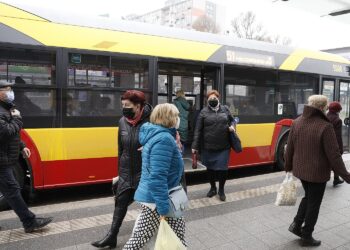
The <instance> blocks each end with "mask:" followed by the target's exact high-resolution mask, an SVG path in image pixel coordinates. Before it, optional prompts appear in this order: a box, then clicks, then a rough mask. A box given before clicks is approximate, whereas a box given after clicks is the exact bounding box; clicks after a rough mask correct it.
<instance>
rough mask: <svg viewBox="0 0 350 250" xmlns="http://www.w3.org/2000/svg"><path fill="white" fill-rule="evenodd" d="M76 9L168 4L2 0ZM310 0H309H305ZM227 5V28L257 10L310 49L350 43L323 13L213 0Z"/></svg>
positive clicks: (120, 11) (108, 10) (255, 1)
mask: <svg viewBox="0 0 350 250" xmlns="http://www.w3.org/2000/svg"><path fill="white" fill-rule="evenodd" d="M0 1H3V2H8V3H21V4H26V5H34V6H41V7H43V8H49V9H55V10H56V11H65V12H67V11H69V12H76V13H79V15H89V16H97V15H101V14H109V16H110V18H111V19H120V18H121V17H122V16H126V15H128V14H144V13H147V12H150V11H152V10H155V9H159V8H161V7H162V6H164V2H165V0H148V1H147V0H125V1H124V0H123V1H122V0H98V1H93V0H57V1H49V0H0ZM305 1H306V0H305ZM308 1H309V0H308ZM212 2H215V3H217V4H220V5H222V6H224V7H225V10H226V13H225V16H226V23H225V27H221V28H224V29H225V30H228V29H230V21H231V20H232V19H233V18H234V17H235V16H237V15H239V14H240V13H241V12H246V11H249V10H251V11H253V12H254V13H255V14H256V16H257V19H258V21H259V22H261V23H262V24H263V25H264V27H265V29H266V30H267V31H268V33H270V34H274V35H276V34H279V35H281V36H287V37H290V38H291V39H292V44H291V45H292V46H296V47H301V48H308V49H315V50H317V49H329V48H337V47H348V46H350V32H349V27H348V26H349V25H350V24H348V25H346V24H345V23H341V22H336V21H333V20H331V18H328V17H320V16H319V15H316V14H314V13H309V12H306V11H303V10H301V9H294V8H290V7H286V5H285V4H284V3H283V2H281V1H279V2H274V0H212Z"/></svg>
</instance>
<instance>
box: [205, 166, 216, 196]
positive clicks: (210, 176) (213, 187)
mask: <svg viewBox="0 0 350 250" xmlns="http://www.w3.org/2000/svg"><path fill="white" fill-rule="evenodd" d="M207 174H208V179H209V182H210V190H209V192H208V193H207V197H209V198H211V197H213V196H215V195H216V194H217V189H216V185H215V180H216V171H214V170H210V169H208V170H207Z"/></svg>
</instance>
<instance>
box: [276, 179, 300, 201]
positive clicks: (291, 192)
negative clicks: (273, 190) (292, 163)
mask: <svg viewBox="0 0 350 250" xmlns="http://www.w3.org/2000/svg"><path fill="white" fill-rule="evenodd" d="M296 202H297V184H296V181H295V180H294V178H293V175H292V173H289V172H288V173H287V174H286V178H284V180H283V182H282V184H281V186H280V188H279V190H278V192H277V197H276V202H275V205H276V206H294V205H295V203H296Z"/></svg>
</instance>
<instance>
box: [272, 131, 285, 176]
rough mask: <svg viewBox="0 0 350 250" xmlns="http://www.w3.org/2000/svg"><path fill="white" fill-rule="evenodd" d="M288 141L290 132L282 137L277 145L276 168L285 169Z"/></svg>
mask: <svg viewBox="0 0 350 250" xmlns="http://www.w3.org/2000/svg"><path fill="white" fill-rule="evenodd" d="M287 141H288V134H286V135H284V136H283V137H282V139H281V140H280V142H279V144H278V147H277V151H276V164H275V169H276V170H278V171H283V170H284V148H285V146H286V145H287Z"/></svg>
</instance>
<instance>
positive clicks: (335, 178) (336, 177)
mask: <svg viewBox="0 0 350 250" xmlns="http://www.w3.org/2000/svg"><path fill="white" fill-rule="evenodd" d="M342 183H344V181H343V180H341V179H340V178H339V176H334V180H333V187H336V186H338V185H339V184H342Z"/></svg>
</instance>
